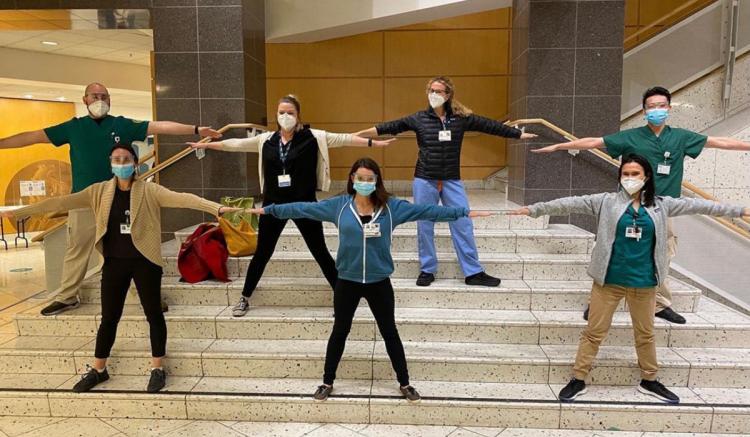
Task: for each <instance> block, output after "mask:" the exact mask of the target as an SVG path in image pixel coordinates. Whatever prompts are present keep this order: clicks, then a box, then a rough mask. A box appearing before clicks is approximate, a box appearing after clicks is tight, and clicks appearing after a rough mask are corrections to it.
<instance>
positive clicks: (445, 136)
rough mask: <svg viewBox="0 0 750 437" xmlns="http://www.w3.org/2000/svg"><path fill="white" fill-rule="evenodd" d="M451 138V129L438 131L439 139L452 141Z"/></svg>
mask: <svg viewBox="0 0 750 437" xmlns="http://www.w3.org/2000/svg"><path fill="white" fill-rule="evenodd" d="M450 140H451V131H449V130H441V131H440V132H438V141H450Z"/></svg>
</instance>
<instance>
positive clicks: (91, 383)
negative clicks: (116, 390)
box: [73, 366, 109, 393]
mask: <svg viewBox="0 0 750 437" xmlns="http://www.w3.org/2000/svg"><path fill="white" fill-rule="evenodd" d="M86 368H87V369H88V371H87V372H86V373H84V374H83V376H82V377H81V380H80V381H78V382H77V383H76V385H74V386H73V391H74V392H76V393H83V392H87V391H89V390H91V389H92V388H94V387H96V386H97V385H98V384H100V383H102V382H104V381H106V380H108V379H109V373H108V372H107V369H106V368H104V371H102V372H99V371H98V370H96V369H94V368H93V367H91V366H86Z"/></svg>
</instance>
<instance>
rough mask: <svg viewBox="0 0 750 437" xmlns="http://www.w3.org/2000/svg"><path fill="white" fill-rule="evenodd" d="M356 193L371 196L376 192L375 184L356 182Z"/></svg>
mask: <svg viewBox="0 0 750 437" xmlns="http://www.w3.org/2000/svg"><path fill="white" fill-rule="evenodd" d="M354 191H356V192H357V194H359V195H362V196H369V195H370V194H372V193H374V192H375V182H360V181H355V182H354Z"/></svg>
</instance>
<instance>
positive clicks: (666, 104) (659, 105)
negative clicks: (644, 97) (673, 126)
mask: <svg viewBox="0 0 750 437" xmlns="http://www.w3.org/2000/svg"><path fill="white" fill-rule="evenodd" d="M646 109H669V102H657V103H649V104H647V105H646Z"/></svg>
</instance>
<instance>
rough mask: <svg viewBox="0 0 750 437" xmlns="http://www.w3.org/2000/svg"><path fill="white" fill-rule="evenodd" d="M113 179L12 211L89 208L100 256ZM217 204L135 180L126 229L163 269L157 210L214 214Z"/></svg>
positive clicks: (25, 213)
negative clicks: (176, 209)
mask: <svg viewBox="0 0 750 437" xmlns="http://www.w3.org/2000/svg"><path fill="white" fill-rule="evenodd" d="M116 184H117V181H116V178H112V179H111V180H109V181H105V182H99V183H98V184H93V185H91V186H89V187H88V188H86V189H85V190H83V191H79V192H77V193H73V194H69V195H67V196H60V197H53V198H51V199H47V200H43V201H41V202H39V203H35V204H33V205H29V206H26V207H24V208H20V209H17V210H15V211H14V212H13V213H14V215H15V216H16V217H19V218H20V217H26V216H30V215H36V214H44V213H50V212H62V211H69V210H71V209H78V208H91V209H92V210H94V216H95V219H96V240H95V241H96V250H98V251H99V253H102V255H103V250H104V247H103V240H102V238H103V237H104V234H105V233H106V232H107V222H108V221H109V211H110V208H111V207H112V201H113V199H114V196H115V187H116ZM220 207H221V205H219V204H218V203H215V202H211V201H209V200H206V199H202V198H200V197H198V196H196V195H194V194H188V193H175V192H174V191H170V190H168V189H166V188H164V187H162V186H161V185H158V184H155V183H153V182H142V181H140V180H137V179H136V180H135V181H134V182H133V185H132V187H131V189H130V226H131V236H132V237H133V245H135V248H136V249H138V251H139V252H140V253H141V254H143V256H145V257H146V258H147V259H148V260H149V261H151V262H152V263H154V264H157V265H160V266H163V265H164V262H163V260H162V258H161V208H189V209H196V210H199V211H203V212H207V213H209V214H213V215H218V213H219V208H220Z"/></svg>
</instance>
